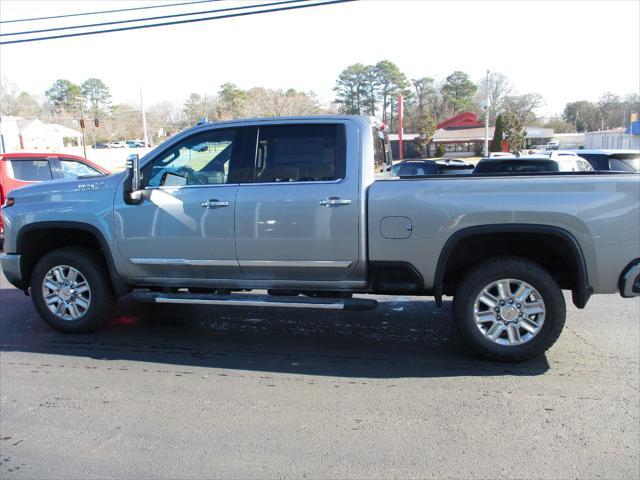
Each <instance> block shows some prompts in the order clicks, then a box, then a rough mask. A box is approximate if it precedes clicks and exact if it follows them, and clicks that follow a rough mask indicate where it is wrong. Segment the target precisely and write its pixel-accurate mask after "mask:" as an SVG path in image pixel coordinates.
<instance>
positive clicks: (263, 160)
mask: <svg viewBox="0 0 640 480" xmlns="http://www.w3.org/2000/svg"><path fill="white" fill-rule="evenodd" d="M255 165H256V175H255V181H256V182H258V183H265V182H317V181H323V180H338V179H342V178H344V175H345V165H346V153H345V142H344V126H343V125H283V126H273V127H262V128H260V130H259V135H258V148H257V149H256V160H255Z"/></svg>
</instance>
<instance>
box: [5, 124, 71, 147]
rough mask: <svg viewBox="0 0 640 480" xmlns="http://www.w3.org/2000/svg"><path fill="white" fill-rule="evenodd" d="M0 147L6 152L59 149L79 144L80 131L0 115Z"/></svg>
mask: <svg viewBox="0 0 640 480" xmlns="http://www.w3.org/2000/svg"><path fill="white" fill-rule="evenodd" d="M0 134H1V135H2V142H1V144H0V148H2V149H3V150H4V151H6V152H10V151H19V150H40V149H44V150H59V149H61V148H63V147H66V146H74V145H77V146H81V145H82V133H80V132H77V131H76V130H73V129H71V128H67V127H65V126H63V125H58V124H56V123H44V122H42V121H40V120H38V119H23V118H19V117H1V118H0Z"/></svg>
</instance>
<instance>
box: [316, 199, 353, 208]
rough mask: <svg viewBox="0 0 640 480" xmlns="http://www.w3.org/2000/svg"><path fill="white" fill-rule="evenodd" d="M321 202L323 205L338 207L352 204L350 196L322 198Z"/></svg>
mask: <svg viewBox="0 0 640 480" xmlns="http://www.w3.org/2000/svg"><path fill="white" fill-rule="evenodd" d="M319 204H320V205H322V206H323V207H338V206H340V205H351V200H349V199H348V198H338V197H329V198H327V199H326V200H320V202H319Z"/></svg>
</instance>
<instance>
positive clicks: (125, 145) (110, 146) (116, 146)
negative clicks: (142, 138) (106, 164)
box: [107, 142, 127, 148]
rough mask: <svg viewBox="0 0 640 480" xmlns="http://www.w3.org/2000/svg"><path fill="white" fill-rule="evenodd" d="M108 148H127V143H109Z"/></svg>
mask: <svg viewBox="0 0 640 480" xmlns="http://www.w3.org/2000/svg"><path fill="white" fill-rule="evenodd" d="M107 146H108V147H109V148H127V142H111V143H107Z"/></svg>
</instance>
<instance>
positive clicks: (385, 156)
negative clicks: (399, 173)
mask: <svg viewBox="0 0 640 480" xmlns="http://www.w3.org/2000/svg"><path fill="white" fill-rule="evenodd" d="M372 130H373V163H374V172H375V173H380V172H387V171H389V170H390V169H391V164H392V163H393V158H392V156H391V144H390V143H389V134H388V132H387V131H386V130H385V129H384V127H378V126H374V127H372Z"/></svg>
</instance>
